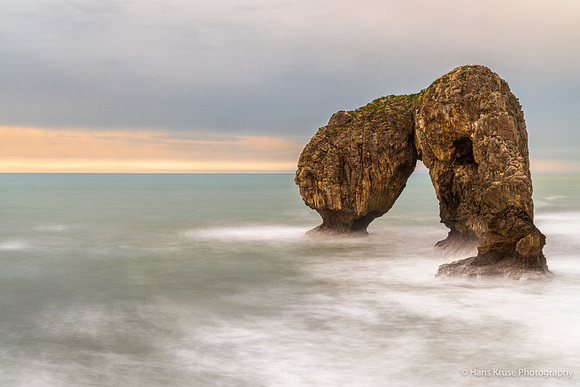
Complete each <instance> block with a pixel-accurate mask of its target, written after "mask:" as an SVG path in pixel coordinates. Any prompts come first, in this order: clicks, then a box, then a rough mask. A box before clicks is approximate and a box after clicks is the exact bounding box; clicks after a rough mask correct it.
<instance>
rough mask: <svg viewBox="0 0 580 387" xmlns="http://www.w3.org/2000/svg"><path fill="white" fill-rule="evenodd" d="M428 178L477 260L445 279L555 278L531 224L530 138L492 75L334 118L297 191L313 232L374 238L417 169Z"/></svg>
mask: <svg viewBox="0 0 580 387" xmlns="http://www.w3.org/2000/svg"><path fill="white" fill-rule="evenodd" d="M417 159H419V160H422V161H423V163H424V164H425V166H426V167H427V168H428V169H429V174H430V176H431V181H432V183H433V186H434V188H435V192H436V194H437V198H438V199H439V203H440V217H441V222H442V223H444V224H445V225H446V226H447V227H448V228H449V230H450V231H449V235H448V237H447V239H445V240H443V241H440V242H438V243H437V245H436V246H438V247H440V248H443V249H445V250H459V249H461V248H463V247H464V246H466V245H472V246H474V245H478V246H477V249H478V254H477V256H476V257H471V258H467V259H464V260H461V261H457V262H453V263H451V264H446V265H442V266H441V267H440V268H439V272H438V275H440V276H448V275H463V276H477V275H503V276H507V277H510V278H522V277H529V276H534V275H537V276H546V275H549V274H550V272H549V271H548V268H547V265H546V259H545V257H544V255H543V253H542V248H543V246H544V244H545V237H544V235H542V233H541V232H540V231H539V230H538V229H537V228H536V227H535V226H534V224H533V216H534V214H533V208H534V206H533V202H532V181H531V175H530V171H529V156H528V136H527V132H526V126H525V122H524V118H523V112H522V110H521V106H520V104H519V102H518V99H517V98H516V97H515V96H514V95H513V94H512V93H511V91H510V89H509V86H508V84H507V83H506V82H505V81H504V80H502V79H501V78H500V77H499V76H498V75H497V74H495V73H493V72H492V71H491V70H489V69H488V68H487V67H484V66H463V67H459V68H456V69H455V70H453V71H451V72H449V73H447V74H445V75H443V76H442V77H440V78H439V79H437V80H436V81H435V82H433V83H432V84H431V86H429V87H428V88H426V89H424V90H422V91H421V92H420V93H418V94H413V95H409V96H389V97H382V98H379V99H377V100H375V101H373V102H371V103H369V104H368V105H366V106H364V107H362V108H359V109H356V110H354V111H352V112H338V113H336V114H334V115H333V116H332V117H331V119H330V121H329V123H328V125H327V126H325V127H323V128H321V129H319V131H318V132H317V133H316V135H315V136H314V137H313V138H312V140H311V141H310V143H308V145H307V146H306V147H305V148H304V151H303V152H302V154H301V156H300V159H299V162H298V171H297V172H296V178H295V181H296V184H298V186H299V187H300V194H301V195H302V197H303V199H304V201H305V203H306V204H307V205H308V206H309V207H311V208H313V209H315V210H316V211H318V213H319V214H320V215H321V217H322V220H323V223H322V225H320V226H318V227H317V228H316V229H314V230H312V232H318V233H320V232H323V233H332V234H347V233H366V228H367V226H368V224H369V223H370V222H371V221H372V220H373V219H375V218H376V217H378V216H381V215H383V214H384V213H385V212H387V211H388V210H389V209H390V208H391V207H392V205H393V203H394V202H395V200H396V199H397V197H398V196H399V194H400V193H401V191H402V190H403V188H404V187H405V183H406V181H407V179H408V177H409V176H410V174H411V173H412V171H413V169H414V167H415V163H416V160H417Z"/></svg>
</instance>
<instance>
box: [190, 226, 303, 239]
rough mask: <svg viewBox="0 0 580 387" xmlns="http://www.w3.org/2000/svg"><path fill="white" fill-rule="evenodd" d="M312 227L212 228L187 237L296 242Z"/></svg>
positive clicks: (196, 230)
mask: <svg viewBox="0 0 580 387" xmlns="http://www.w3.org/2000/svg"><path fill="white" fill-rule="evenodd" d="M310 228H312V227H291V226H238V227H211V228H205V229H194V230H187V231H185V233H184V234H185V236H186V237H187V238H189V239H193V240H220V241H223V240H226V241H227V240H232V241H279V240H295V239H297V238H301V237H303V236H304V235H305V234H306V232H307V231H308V230H309V229H310Z"/></svg>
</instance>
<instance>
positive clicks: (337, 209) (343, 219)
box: [295, 96, 417, 234]
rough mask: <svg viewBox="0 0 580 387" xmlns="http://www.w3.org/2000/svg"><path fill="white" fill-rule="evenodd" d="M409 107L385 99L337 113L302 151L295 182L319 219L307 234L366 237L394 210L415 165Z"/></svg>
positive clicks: (405, 102)
mask: <svg viewBox="0 0 580 387" xmlns="http://www.w3.org/2000/svg"><path fill="white" fill-rule="evenodd" d="M412 102H413V99H412V98H409V97H407V96H405V97H395V96H393V97H384V98H379V99H377V100H375V101H373V102H371V103H369V104H368V105H366V106H364V107H362V108H360V109H357V110H355V111H351V112H344V111H340V112H338V113H335V114H334V115H333V116H332V117H331V118H330V120H329V122H328V125H326V126H325V127H322V128H320V129H319V130H318V132H317V133H316V134H315V135H314V137H313V138H312V140H310V142H309V143H308V145H306V147H305V148H304V151H303V152H302V154H301V156H300V159H299V161H298V171H297V172H296V179H295V181H296V183H297V184H298V185H299V187H300V194H301V195H302V198H303V199H304V202H305V203H306V204H307V205H308V206H309V207H310V208H313V209H315V210H316V211H318V213H319V214H320V216H321V217H322V224H321V225H320V226H318V227H317V228H315V229H314V230H312V231H311V232H313V233H327V234H352V233H362V234H366V232H367V231H366V229H367V226H368V225H369V223H370V222H372V221H373V219H375V218H377V217H379V216H381V215H383V214H384V213H385V212H387V211H388V210H389V209H390V208H391V207H392V205H393V204H394V203H395V200H396V199H397V198H398V197H399V194H400V193H401V191H402V190H403V188H404V187H405V183H406V181H407V179H408V178H409V176H410V175H411V173H412V172H413V170H414V168H415V163H416V161H417V155H416V151H415V146H414V144H413V141H414V140H413V113H412V111H411V106H412Z"/></svg>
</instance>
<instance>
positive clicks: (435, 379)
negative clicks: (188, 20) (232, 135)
mask: <svg viewBox="0 0 580 387" xmlns="http://www.w3.org/2000/svg"><path fill="white" fill-rule="evenodd" d="M292 179H293V176H292V175H290V174H280V175H195V174H184V175H147V174H144V175H116V174H111V175H100V174H95V175H83V174H63V175H60V174H46V175H45V174H38V175H36V174H2V175H0V220H1V222H0V385H2V386H69V385H98V386H168V385H170V386H215V385H219V386H406V385H441V386H443V385H480V384H482V383H485V384H486V385H490V384H491V385H502V386H503V385H530V384H533V385H550V384H557V385H572V384H578V383H579V380H580V329H579V328H578V327H580V261H579V253H578V251H579V248H580V239H579V238H578V234H579V232H580V200H579V193H580V176H578V175H536V176H534V187H535V193H534V200H535V205H536V224H537V225H538V227H539V228H540V229H541V230H542V231H543V232H544V233H545V234H546V236H547V245H546V247H545V254H546V256H547V260H548V265H549V267H550V270H551V271H552V272H553V273H554V274H555V278H554V279H553V280H551V281H543V282H518V281H510V280H490V279H461V278H459V279H439V278H435V276H434V274H435V273H436V271H437V268H438V266H439V265H440V264H442V263H445V262H450V261H452V260H454V259H455V258H458V257H444V256H441V255H440V254H439V253H437V252H436V251H434V250H433V245H434V243H435V242H436V241H438V240H440V239H443V238H445V236H446V233H447V230H446V228H445V227H444V226H443V225H441V224H440V223H439V218H438V204H437V200H436V198H435V193H434V190H433V188H432V186H431V184H430V182H429V177H428V175H426V174H417V173H416V174H414V175H413V176H412V177H411V179H410V180H409V182H408V184H407V188H406V189H405V191H404V192H403V194H402V196H401V197H400V199H399V201H398V202H397V203H396V204H395V206H394V207H393V209H392V210H391V211H390V212H389V213H388V214H387V215H385V216H383V217H382V218H379V219H377V220H376V221H375V222H373V223H372V224H371V226H370V227H369V232H370V235H369V236H368V237H366V238H315V237H309V236H307V235H305V232H306V231H307V230H308V229H310V228H312V227H314V226H316V225H317V224H318V223H319V221H320V219H319V217H318V215H317V214H316V213H315V212H314V211H312V210H310V209H308V208H307V207H306V206H305V205H304V204H303V202H302V200H301V198H300V195H299V193H298V189H297V187H296V186H295V185H294V184H293V181H292ZM520 370H528V371H534V370H535V371H550V372H551V371H554V372H557V371H562V370H566V371H573V372H574V374H573V376H572V378H568V377H567V376H562V377H560V378H558V377H556V376H550V377H545V376H530V374H529V373H528V374H527V375H526V374H523V375H516V376H502V375H509V372H511V371H514V372H516V373H518V372H521V371H520ZM496 371H500V372H501V373H500V374H498V373H496ZM508 371H509V372H508ZM488 373H489V375H488Z"/></svg>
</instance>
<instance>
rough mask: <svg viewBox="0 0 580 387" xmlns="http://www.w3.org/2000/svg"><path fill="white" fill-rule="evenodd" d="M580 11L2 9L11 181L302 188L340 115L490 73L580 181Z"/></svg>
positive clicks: (394, 4)
mask: <svg viewBox="0 0 580 387" xmlns="http://www.w3.org/2000/svg"><path fill="white" fill-rule="evenodd" d="M578 20H580V1H578V0H522V1H520V0H485V1H481V0H477V1H476V0H462V1H455V0H453V1H452V0H407V1H400V0H396V1H391V0H383V1H379V0H377V1H371V0H357V1H352V0H348V1H346V0H297V1H292V0H267V1H266V0H262V1H258V0H220V1H215V0H211V1H210V0H159V1H158V0H147V1H143V0H26V1H22V0H2V4H1V5H0V172H293V171H294V170H295V168H296V163H297V159H298V156H299V154H300V152H301V150H302V148H303V147H304V145H305V144H306V143H307V142H308V141H309V139H310V138H311V137H312V135H314V133H315V132H316V131H317V129H318V128H319V127H321V126H324V125H326V123H327V122H328V119H329V118H330V116H331V115H332V114H333V113H334V112H336V111H338V110H343V109H346V110H352V109H355V108H357V107H359V106H363V105H365V104H366V103H368V102H370V101H371V100H373V99H375V98H377V97H380V96H383V95H389V94H409V93H415V92H418V91H419V90H421V89H422V88H425V87H427V86H429V84H430V83H431V82H432V81H433V80H435V79H436V78H437V77H439V76H440V75H442V74H444V73H446V72H448V71H450V70H452V69H453V68H455V67H458V66H461V65H465V64H483V65H486V66H489V67H490V68H491V69H492V70H493V71H495V72H496V73H498V74H499V75H500V76H501V77H502V78H503V79H505V80H506V81H507V82H508V83H509V84H510V88H511V90H512V92H513V93H514V94H515V95H516V96H518V97H519V99H520V103H521V104H522V107H523V110H524V115H525V119H526V125H527V129H528V133H529V144H530V157H531V167H532V171H533V172H580V130H579V129H580V127H579V125H578V122H580V49H579V48H580V24H579V23H578Z"/></svg>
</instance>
